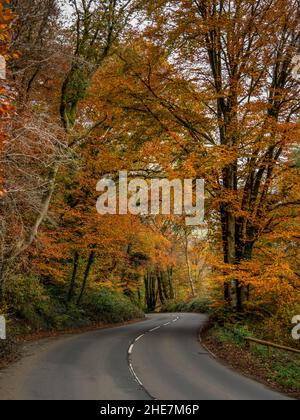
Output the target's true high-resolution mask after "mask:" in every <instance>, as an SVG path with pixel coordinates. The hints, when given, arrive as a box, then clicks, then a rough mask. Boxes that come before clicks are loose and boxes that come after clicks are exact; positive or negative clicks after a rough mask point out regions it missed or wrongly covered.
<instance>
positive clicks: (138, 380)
mask: <svg viewBox="0 0 300 420" xmlns="http://www.w3.org/2000/svg"><path fill="white" fill-rule="evenodd" d="M129 368H130V371H131V374H132V375H133V377H134V378H135V380H136V381H137V383H138V384H139V385H140V386H143V384H142V382H141V380H140V378H139V377H138V376H137V374H136V373H135V371H134V369H133V366H132V363H130V364H129Z"/></svg>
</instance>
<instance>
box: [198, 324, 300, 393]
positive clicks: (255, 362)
mask: <svg viewBox="0 0 300 420" xmlns="http://www.w3.org/2000/svg"><path fill="white" fill-rule="evenodd" d="M202 341H203V344H204V345H205V346H206V347H207V348H208V349H209V350H210V351H211V352H212V353H213V354H214V355H215V356H216V357H217V358H218V359H219V360H221V361H223V362H224V363H225V364H226V365H229V366H230V367H231V368H233V369H234V370H235V371H237V372H240V373H241V374H243V375H245V376H247V377H249V378H251V379H254V380H256V381H258V382H261V383H262V384H264V385H267V386H268V387H269V388H272V389H274V390H277V391H279V392H281V393H285V394H287V395H289V396H290V397H292V398H294V399H299V400H300V357H299V355H296V354H295V355H293V354H289V353H286V352H283V351H278V350H270V352H268V349H266V348H265V347H263V346H259V345H257V346H256V345H254V346H251V349H250V348H247V347H246V346H245V344H242V343H241V342H239V341H236V339H235V337H234V335H232V336H231V335H230V334H229V333H228V332H225V331H224V330H223V329H222V328H221V327H215V328H212V329H210V330H208V331H207V332H206V333H205V335H204V336H203V339H202Z"/></svg>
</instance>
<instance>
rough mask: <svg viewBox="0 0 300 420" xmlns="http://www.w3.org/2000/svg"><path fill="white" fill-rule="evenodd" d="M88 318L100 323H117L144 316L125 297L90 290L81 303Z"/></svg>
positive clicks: (106, 291)
mask: <svg viewBox="0 0 300 420" xmlns="http://www.w3.org/2000/svg"><path fill="white" fill-rule="evenodd" d="M83 307H84V308H85V310H86V311H87V312H88V314H89V316H90V317H91V318H92V319H93V320H95V321H100V322H107V323H119V322H125V321H129V320H131V319H137V318H141V317H143V316H144V314H143V312H142V311H141V310H140V309H139V308H138V307H137V306H135V305H134V304H133V303H132V302H131V300H130V299H129V298H127V297H126V296H124V295H122V294H120V293H116V292H114V291H111V290H109V289H101V290H97V289H92V290H90V291H89V292H88V293H87V294H86V297H85V299H84V301H83Z"/></svg>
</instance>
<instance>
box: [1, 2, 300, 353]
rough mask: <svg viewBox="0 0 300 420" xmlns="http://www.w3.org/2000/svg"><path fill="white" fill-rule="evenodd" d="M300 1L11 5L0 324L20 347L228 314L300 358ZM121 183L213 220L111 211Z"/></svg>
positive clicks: (220, 321)
mask: <svg viewBox="0 0 300 420" xmlns="http://www.w3.org/2000/svg"><path fill="white" fill-rule="evenodd" d="M299 11H300V3H299V0H288V1H286V0H170V1H167V0H151V2H150V1H145V0H101V1H96V0H62V1H59V0H10V1H9V0H1V3H0V55H1V56H2V57H4V58H5V60H6V65H7V69H6V78H5V79H2V80H0V99H1V102H0V313H2V314H5V315H6V317H7V319H8V325H9V329H10V330H11V331H12V333H13V334H14V335H16V336H18V335H24V334H28V333H32V332H36V331H37V332H38V331H44V330H60V329H66V328H77V327H84V326H88V325H91V324H97V323H101V322H102V323H122V322H125V321H129V320H132V319H138V318H141V317H143V314H144V313H145V312H154V311H178V312H180V311H196V312H205V313H210V315H211V319H212V321H213V322H214V323H215V325H218V327H222V328H223V327H224V328H225V327H226V328H231V327H232V325H234V328H236V330H238V331H239V334H242V335H243V334H246V335H249V334H251V333H253V334H254V335H255V336H256V337H258V338H263V339H269V340H271V341H275V342H277V343H283V344H287V345H290V346H293V347H295V346H296V347H297V345H299V343H298V342H296V341H295V340H293V339H292V337H291V330H292V324H291V322H292V319H293V317H294V316H295V315H298V314H300V266H299V240H300V230H299V204H300V184H299V167H300V148H299V110H300V102H299V99H300V96H299V93H300V86H299V80H298V78H297V77H295V69H294V64H293V63H294V62H295V61H294V58H295V56H296V55H297V54H299V45H300V44H299V40H300V37H299V35H300V27H299ZM120 171H128V173H129V177H132V178H134V177H136V176H138V177H140V178H143V179H145V180H146V181H147V182H151V180H152V179H154V178H167V179H169V180H172V179H204V181H205V221H204V223H202V224H201V225H199V226H195V227H189V226H186V224H185V218H184V217H181V216H176V215H174V214H173V215H170V216H166V215H159V216H151V215H148V216H134V215H131V214H128V215H99V214H98V213H97V211H96V202H97V198H98V193H97V191H96V185H97V182H98V181H99V180H100V179H101V178H103V177H104V176H108V175H109V176H110V177H112V178H113V179H115V180H117V179H118V176H119V172H120Z"/></svg>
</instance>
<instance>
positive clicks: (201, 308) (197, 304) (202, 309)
mask: <svg viewBox="0 0 300 420" xmlns="http://www.w3.org/2000/svg"><path fill="white" fill-rule="evenodd" d="M161 312H195V313H200V314H207V313H209V312H210V301H209V299H207V298H196V299H193V300H192V301H190V302H174V301H171V302H167V303H166V304H165V305H163V306H162V308H161Z"/></svg>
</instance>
